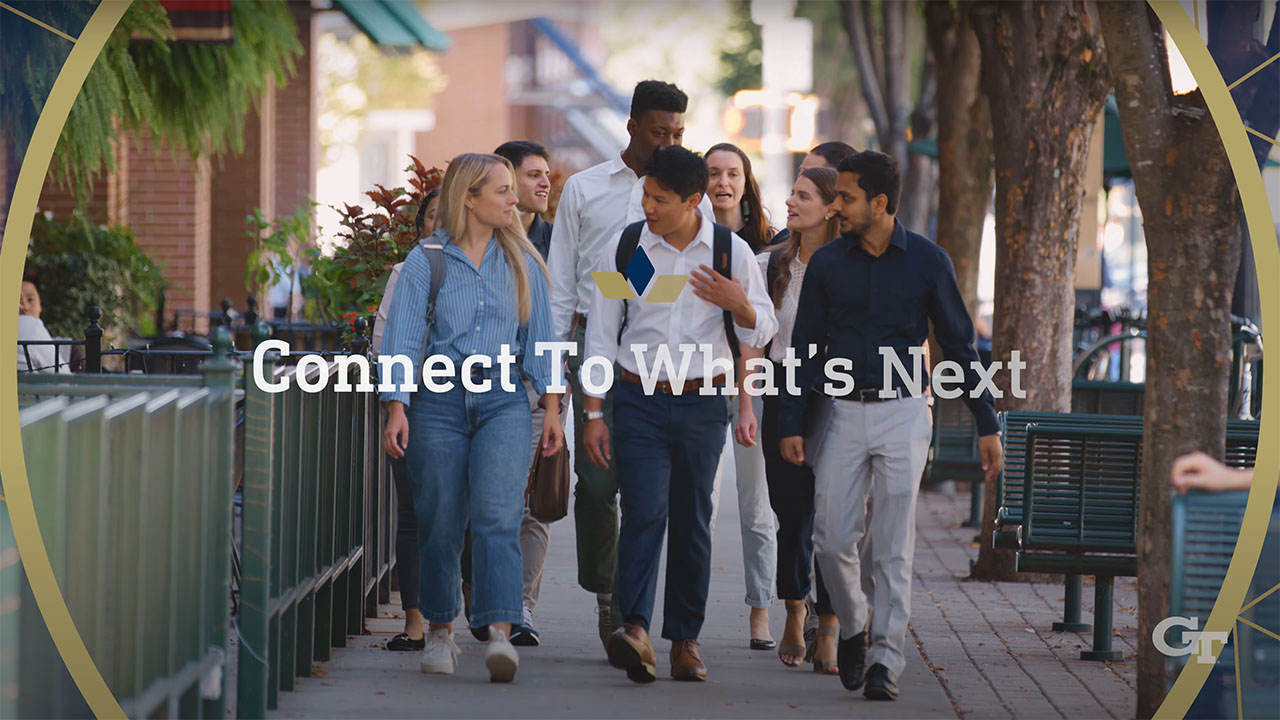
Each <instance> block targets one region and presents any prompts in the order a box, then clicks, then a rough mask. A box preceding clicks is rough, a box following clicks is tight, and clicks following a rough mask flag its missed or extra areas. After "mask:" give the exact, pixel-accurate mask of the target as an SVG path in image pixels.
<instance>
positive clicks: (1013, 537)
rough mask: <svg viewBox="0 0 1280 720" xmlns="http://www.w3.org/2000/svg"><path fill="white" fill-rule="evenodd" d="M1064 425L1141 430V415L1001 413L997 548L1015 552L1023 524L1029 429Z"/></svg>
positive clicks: (997, 483)
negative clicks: (1136, 428) (1001, 450)
mask: <svg viewBox="0 0 1280 720" xmlns="http://www.w3.org/2000/svg"><path fill="white" fill-rule="evenodd" d="M1042 422H1047V423H1054V424H1065V425H1070V426H1074V427H1083V428H1090V427H1116V426H1118V427H1141V426H1142V418H1141V417H1139V416H1123V415H1121V416H1117V415H1096V414H1085V413H1058V412H1018V411H1010V412H1004V413H1001V414H1000V430H1001V436H1002V437H1003V439H1004V465H1003V469H1002V470H1001V472H1000V473H999V474H997V475H996V498H997V500H998V502H999V503H1000V505H999V507H998V509H997V510H996V533H995V536H994V540H993V542H994V544H995V546H996V547H998V548H1002V549H1008V550H1016V549H1018V540H1017V532H1016V528H1017V527H1018V526H1020V525H1022V506H1023V488H1024V483H1023V481H1024V480H1025V478H1026V456H1027V445H1026V442H1027V426H1029V425H1032V424H1035V423H1042Z"/></svg>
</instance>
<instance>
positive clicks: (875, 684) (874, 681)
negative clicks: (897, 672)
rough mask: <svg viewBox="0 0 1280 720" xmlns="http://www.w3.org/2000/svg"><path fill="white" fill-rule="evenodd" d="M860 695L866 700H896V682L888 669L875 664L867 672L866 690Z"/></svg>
mask: <svg viewBox="0 0 1280 720" xmlns="http://www.w3.org/2000/svg"><path fill="white" fill-rule="evenodd" d="M862 694H863V696H865V697H866V698H867V699H868V700H897V699H898V681H897V679H895V678H894V677H893V673H892V672H890V671H889V668H887V667H885V666H883V665H881V664H880V663H876V664H875V665H872V666H871V669H870V670H867V689H866V690H863V691H862Z"/></svg>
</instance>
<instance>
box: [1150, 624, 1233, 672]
mask: <svg viewBox="0 0 1280 720" xmlns="http://www.w3.org/2000/svg"><path fill="white" fill-rule="evenodd" d="M1199 624H1200V623H1199V619H1198V618H1185V617H1180V616H1178V615H1174V616H1173V617H1167V618H1165V619H1164V620H1161V621H1160V624H1158V625H1156V627H1155V629H1154V630H1152V631H1151V642H1152V643H1153V644H1154V645H1155V646H1156V650H1158V651H1160V654H1161V655H1167V656H1169V657H1182V656H1183V655H1191V654H1192V652H1193V650H1196V648H1198V651H1196V652H1195V656H1196V662H1198V663H1200V664H1202V665H1212V664H1214V663H1215V662H1217V660H1218V654H1217V653H1216V652H1214V643H1218V644H1219V645H1225V644H1226V643H1227V633H1224V632H1199V631H1196V627H1197V626H1198V625H1199ZM1175 627H1180V628H1186V629H1187V630H1191V631H1192V632H1184V633H1182V638H1183V639H1184V640H1186V641H1187V644H1186V645H1184V646H1183V647H1180V648H1175V647H1173V646H1172V645H1170V644H1169V641H1168V640H1166V639H1165V635H1166V634H1168V632H1169V630H1171V629H1172V628H1175Z"/></svg>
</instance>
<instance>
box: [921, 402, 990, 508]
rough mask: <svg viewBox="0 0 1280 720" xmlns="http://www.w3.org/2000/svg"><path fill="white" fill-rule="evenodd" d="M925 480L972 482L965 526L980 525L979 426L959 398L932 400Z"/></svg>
mask: <svg viewBox="0 0 1280 720" xmlns="http://www.w3.org/2000/svg"><path fill="white" fill-rule="evenodd" d="M931 453H932V455H931V457H930V460H929V470H928V479H929V481H931V482H938V481H942V480H955V481H958V482H968V483H971V484H972V486H973V487H972V489H971V493H970V499H969V519H968V520H967V521H966V522H965V523H964V526H965V527H979V526H981V524H982V480H983V475H984V473H983V470H982V457H981V455H979V454H978V427H977V425H975V424H974V422H973V413H971V412H969V408H968V406H967V405H965V404H964V401H963V400H961V399H959V398H952V399H946V398H940V397H936V396H935V398H934V401H933V441H932V444H931Z"/></svg>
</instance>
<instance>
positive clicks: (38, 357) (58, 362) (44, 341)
mask: <svg viewBox="0 0 1280 720" xmlns="http://www.w3.org/2000/svg"><path fill="white" fill-rule="evenodd" d="M43 310H44V306H43V305H41V303H40V290H39V289H38V288H37V287H36V284H35V281H34V280H31V279H27V278H24V279H23V280H22V294H21V295H20V296H19V297H18V342H19V343H22V342H28V343H31V344H30V345H19V346H18V372H20V373H25V372H42V373H69V372H71V363H70V361H69V360H68V353H67V350H65V349H63V348H64V347H65V346H63V347H59V346H57V345H55V344H54V338H53V337H52V336H51V335H49V330H48V328H46V327H45V326H44V321H43V320H41V319H40V314H41V313H42V312H43Z"/></svg>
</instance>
